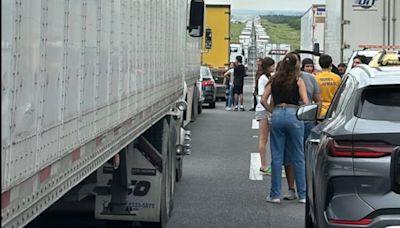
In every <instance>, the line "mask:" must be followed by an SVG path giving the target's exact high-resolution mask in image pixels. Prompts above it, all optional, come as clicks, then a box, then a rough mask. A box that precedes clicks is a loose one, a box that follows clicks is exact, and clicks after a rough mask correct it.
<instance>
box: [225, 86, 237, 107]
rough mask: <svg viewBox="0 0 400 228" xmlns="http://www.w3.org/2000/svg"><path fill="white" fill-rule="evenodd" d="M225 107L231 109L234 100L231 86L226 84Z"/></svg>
mask: <svg viewBox="0 0 400 228" xmlns="http://www.w3.org/2000/svg"><path fill="white" fill-rule="evenodd" d="M226 94H227V97H226V99H225V100H226V107H233V102H234V100H235V97H234V94H233V85H231V84H228V85H227V86H226Z"/></svg>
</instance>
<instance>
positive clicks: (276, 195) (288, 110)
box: [261, 53, 308, 203]
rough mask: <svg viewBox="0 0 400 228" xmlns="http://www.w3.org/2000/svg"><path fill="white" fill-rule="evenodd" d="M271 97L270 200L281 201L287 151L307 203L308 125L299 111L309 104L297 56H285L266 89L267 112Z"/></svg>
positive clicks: (301, 193) (299, 192)
mask: <svg viewBox="0 0 400 228" xmlns="http://www.w3.org/2000/svg"><path fill="white" fill-rule="evenodd" d="M270 95H272V103H274V104H275V106H274V109H273V111H272V117H271V125H270V139H271V167H272V178H271V191H270V193H269V195H268V196H267V198H266V201H267V202H270V203H280V202H281V199H280V197H281V187H282V186H281V185H282V183H281V182H282V181H281V178H282V177H281V175H282V166H283V158H284V154H285V151H287V152H288V153H290V154H289V155H288V156H290V159H291V162H292V164H293V166H294V170H295V179H296V186H297V191H298V196H299V202H300V203H305V193H306V185H305V163H304V152H303V151H304V143H303V136H304V123H303V122H302V121H300V120H298V119H297V117H296V111H297V109H298V107H299V105H300V99H301V100H302V101H303V102H304V103H305V104H308V97H307V90H306V85H305V83H304V81H303V79H301V78H300V61H299V59H298V58H297V56H296V55H295V54H292V53H289V54H287V55H286V56H285V58H284V59H283V60H282V63H281V66H280V67H279V70H278V72H276V74H275V76H274V78H273V79H272V80H271V83H269V84H268V85H267V87H266V88H265V90H264V93H263V95H262V98H261V103H262V105H263V106H264V107H265V108H266V110H267V111H268V110H272V107H271V106H272V105H270V104H269V103H268V98H269V96H270ZM286 148H287V150H285V149H286Z"/></svg>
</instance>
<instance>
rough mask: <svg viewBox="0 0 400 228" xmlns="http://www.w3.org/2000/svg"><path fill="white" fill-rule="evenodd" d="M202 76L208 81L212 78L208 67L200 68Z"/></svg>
mask: <svg viewBox="0 0 400 228" xmlns="http://www.w3.org/2000/svg"><path fill="white" fill-rule="evenodd" d="M200 76H201V78H202V79H206V80H207V79H211V78H212V75H211V72H210V70H209V69H208V68H207V67H201V68H200Z"/></svg>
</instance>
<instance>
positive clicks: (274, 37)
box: [261, 16, 300, 50]
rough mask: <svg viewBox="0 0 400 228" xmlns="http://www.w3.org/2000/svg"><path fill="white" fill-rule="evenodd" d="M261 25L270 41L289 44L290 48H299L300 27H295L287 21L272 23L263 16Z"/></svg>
mask: <svg viewBox="0 0 400 228" xmlns="http://www.w3.org/2000/svg"><path fill="white" fill-rule="evenodd" d="M261 25H262V26H263V27H264V28H265V31H266V32H267V35H268V36H270V39H271V43H280V44H282V43H285V44H290V48H291V49H292V50H295V49H299V48H300V29H295V28H293V27H291V26H290V25H289V24H288V23H273V22H271V21H270V20H268V19H267V17H264V16H263V17H262V18H261Z"/></svg>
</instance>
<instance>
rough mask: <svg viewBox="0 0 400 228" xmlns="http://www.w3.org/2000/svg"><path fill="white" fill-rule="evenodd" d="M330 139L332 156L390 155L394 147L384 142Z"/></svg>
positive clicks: (362, 156) (363, 156)
mask: <svg viewBox="0 0 400 228" xmlns="http://www.w3.org/2000/svg"><path fill="white" fill-rule="evenodd" d="M328 140H329V141H328V144H327V149H328V155H329V156H332V157H354V158H379V157H384V156H387V155H390V154H391V152H392V151H393V149H394V146H393V145H390V144H387V143H384V142H351V141H336V140H334V139H332V138H330V139H328Z"/></svg>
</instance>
